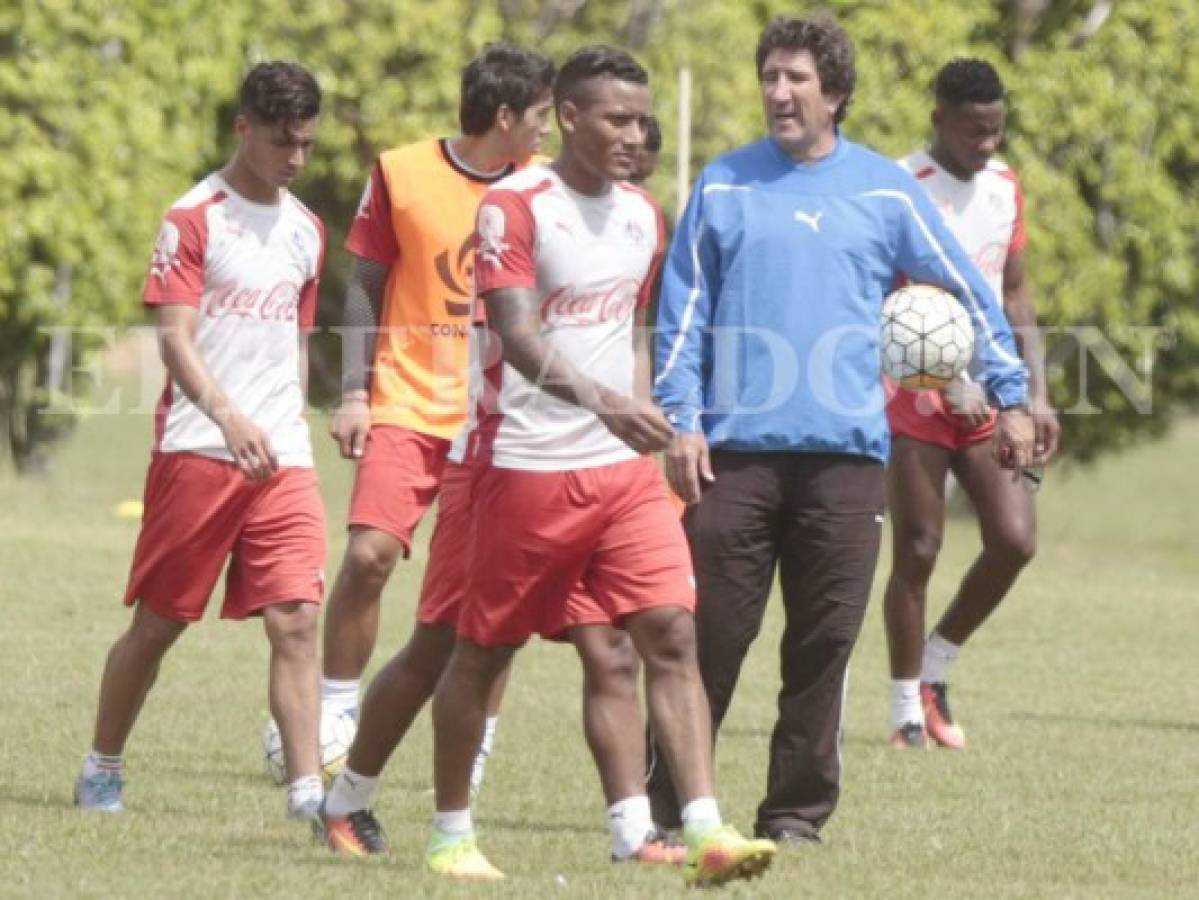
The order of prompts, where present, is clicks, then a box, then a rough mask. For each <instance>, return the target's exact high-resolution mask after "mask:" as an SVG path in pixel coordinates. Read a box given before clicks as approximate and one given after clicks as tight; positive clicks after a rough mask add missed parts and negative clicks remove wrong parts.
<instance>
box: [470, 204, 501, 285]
mask: <svg viewBox="0 0 1199 900" xmlns="http://www.w3.org/2000/svg"><path fill="white" fill-rule="evenodd" d="M507 227H508V221H507V218H506V217H505V216H504V211H503V210H502V209H500V208H499V207H498V206H496V205H495V204H493V203H484V204H483V205H482V206H480V207H479V229H478V230H479V247H478V249H477V250H476V251H475V256H476V257H477V258H478V259H480V260H482V261H483V262H485V263H489V264H491V265H492V266H494V267H495V268H497V269H498V268H500V266H501V265H503V259H502V257H503V255H504V254H505V253H507V252H508V250H509V247H508V244H507V242H506V241H505V240H504V230H505V229H506V228H507Z"/></svg>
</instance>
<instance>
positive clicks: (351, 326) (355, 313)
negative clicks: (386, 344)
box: [329, 256, 388, 459]
mask: <svg viewBox="0 0 1199 900" xmlns="http://www.w3.org/2000/svg"><path fill="white" fill-rule="evenodd" d="M387 272H388V268H387V266H385V265H383V264H382V263H379V262H375V261H374V260H372V259H366V258H365V257H361V256H356V257H354V267H353V269H351V271H350V281H349V284H348V285H347V286H346V299H345V304H344V306H343V308H342V336H341V360H342V362H341V404H340V405H339V406H338V409H337V412H336V413H334V415H333V421H332V422H330V423H329V433H330V434H331V435H332V436H333V439H334V440H335V441H336V442H337V447H338V449H339V450H340V451H341V455H342V456H343V457H345V458H346V459H356V458H357V457H360V456H361V455H362V450H363V447H364V446H365V444H366V435H367V432H368V431H370V397H369V395H368V393H367V384H368V382H369V380H370V370H371V362H372V360H373V358H374V353H375V340H376V338H377V337H378V329H379V321H380V319H381V317H382V312H383V291H384V288H385V287H386V285H387Z"/></svg>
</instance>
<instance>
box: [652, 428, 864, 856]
mask: <svg viewBox="0 0 1199 900" xmlns="http://www.w3.org/2000/svg"><path fill="white" fill-rule="evenodd" d="M712 467H713V471H714V473H715V475H716V481H715V482H714V483H713V484H711V485H709V486H708V487H707V488H705V490H704V493H703V497H702V498H701V499H700V502H699V503H698V504H696V505H695V506H693V507H691V508H690V509H689V510H688V511H687V514H686V516H685V518H684V525H685V526H686V530H687V539H688V541H689V542H690V545H691V556H692V561H693V563H694V566H695V578H696V587H697V590H698V602H697V606H696V613H695V617H696V632H697V638H698V653H699V667H700V672H701V674H702V676H703V682H704V689H705V690H706V691H707V694H708V702H709V703H710V704H711V708H712V725H713V728H712V732H713V738H714V739H715V735H716V733H717V731H718V729H719V728H720V723H721V721H722V720H723V719H724V715H725V712H726V711H727V710H728V707H729V703H730V701H731V700H732V696H733V690H734V688H735V687H736V685H737V676H738V674H739V673H740V671H741V664H742V662H743V661H744V659H745V655H746V653H747V652H748V650H749V646H750V644H751V643H753V640H754V638H755V637H757V635H758V631H759V630H760V628H761V625H762V616H763V614H764V613H765V611H766V601H767V599H768V598H769V596H770V589H771V585H772V583H773V580H774V571H775V564H776V563H777V564H778V568H779V577H780V582H781V587H782V595H783V605H784V611H785V617H786V625H785V628H784V631H783V637H782V641H781V643H780V648H779V649H780V657H781V664H782V690H781V691H780V692H779V698H778V709H779V717H778V721H777V722H776V723H775V727H774V734H773V736H772V737H771V741H770V771H769V774H768V776H767V783H766V797H765V799H763V801H762V803H761V805H760V806H759V807H758V814H757V821H756V823H755V827H756V830H758V831H759V832H763V833H767V834H770V833H774V832H777V831H778V830H779V829H782V828H789V829H793V830H796V831H799V832H807V833H813V834H814V833H815V832H816V831H817V830H818V829H819V828H820V827H821V826H822V825H823V824H824V823H825V822H826V821H827V820H828V818H829V816H830V815H832V812H833V808H834V807H835V806H836V804H837V797H838V794H839V793H840V784H841V754H840V742H841V714H842V705H843V702H844V691H845V677H846V671H847V668H848V665H849V656H850V653H851V652H852V650H853V647H854V643H855V642H856V641H857V637H858V632H859V631H860V630H861V626H862V619H863V618H864V616H865V613H866V604H867V602H868V601H869V598H870V583H871V580H872V579H873V577H874V567H875V563H876V562H877V559H878V548H879V539H880V535H881V531H882V520H883V517H882V513H883V497H884V488H883V466H882V465H881V464H880V463H879V462H877V461H876V460H872V459H869V458H866V457H861V456H849V455H841V454H804V453H733V452H727V451H714V452H713V454H712ZM650 759H651V769H650V776H649V794H650V799H651V802H652V804H653V812H654V820H655V821H656V822H657V823H658V824H659V825H662V826H663V827H678V824H679V807H678V800H677V799H676V797H675V792H674V788H673V786H672V784H671V779H670V772H669V771H668V770H667V767H666V764H665V760H664V759H663V756H662V754H661V753H659V752H657V751H656V749H651V756H650Z"/></svg>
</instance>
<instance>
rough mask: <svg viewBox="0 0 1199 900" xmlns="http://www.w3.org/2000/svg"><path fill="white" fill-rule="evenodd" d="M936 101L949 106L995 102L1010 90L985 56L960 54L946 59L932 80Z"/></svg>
mask: <svg viewBox="0 0 1199 900" xmlns="http://www.w3.org/2000/svg"><path fill="white" fill-rule="evenodd" d="M933 93H934V94H936V96H937V102H939V103H944V104H946V105H948V106H961V105H962V104H963V103H995V102H996V101H998V100H1003V99H1005V98H1006V97H1007V91H1006V90H1005V89H1004V87H1003V82H1002V81H1001V80H1000V78H999V73H998V72H996V71H995V67H994V66H992V65H991V64H990V63H989V62H987V61H986V60H984V59H967V58H965V57H958V58H956V59H952V60H950V61H949V62H947V63H946V64H945V65H944V66H942V67H941V71H940V72H938V73H937V77H936V78H935V79H934V80H933Z"/></svg>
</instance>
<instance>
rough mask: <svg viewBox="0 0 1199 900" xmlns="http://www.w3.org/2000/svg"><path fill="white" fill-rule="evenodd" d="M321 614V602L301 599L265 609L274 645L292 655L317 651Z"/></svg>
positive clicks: (313, 653)
mask: <svg viewBox="0 0 1199 900" xmlns="http://www.w3.org/2000/svg"><path fill="white" fill-rule="evenodd" d="M317 618H318V607H317V605H316V604H315V603H303V602H300V601H293V602H290V603H280V604H276V605H274V606H271V607H269V608H268V609H267V610H265V611H264V612H263V619H264V620H265V623H266V632H267V638H268V639H269V640H270V642H271V646H272V647H273V648H274V649H275V651H276V652H279V653H285V654H287V655H290V656H299V655H304V656H307V655H315V654H316V637H317Z"/></svg>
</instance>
